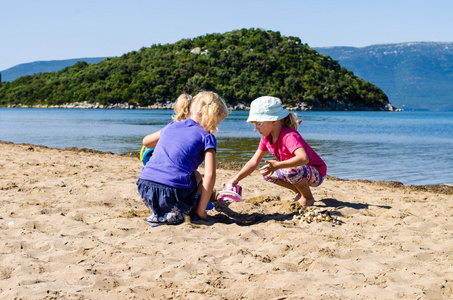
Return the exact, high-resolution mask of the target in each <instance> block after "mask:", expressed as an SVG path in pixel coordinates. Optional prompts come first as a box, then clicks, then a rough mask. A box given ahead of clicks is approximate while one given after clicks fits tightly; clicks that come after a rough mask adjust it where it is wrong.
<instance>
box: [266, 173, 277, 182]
mask: <svg viewBox="0 0 453 300" xmlns="http://www.w3.org/2000/svg"><path fill="white" fill-rule="evenodd" d="M262 177H263V179H264V180H265V181H267V182H270V183H277V178H274V177H272V176H264V175H262Z"/></svg>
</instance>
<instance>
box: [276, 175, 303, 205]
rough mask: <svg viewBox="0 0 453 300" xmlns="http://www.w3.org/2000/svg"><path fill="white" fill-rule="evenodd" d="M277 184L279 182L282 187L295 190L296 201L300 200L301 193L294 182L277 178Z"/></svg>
mask: <svg viewBox="0 0 453 300" xmlns="http://www.w3.org/2000/svg"><path fill="white" fill-rule="evenodd" d="M275 184H277V185H279V186H281V187H284V188H287V189H289V190H291V191H293V192H294V193H296V196H294V201H298V200H299V199H300V197H301V193H300V192H299V190H298V189H297V188H296V187H295V186H294V185H293V184H291V183H289V182H286V181H283V180H281V179H277V182H276V183H275Z"/></svg>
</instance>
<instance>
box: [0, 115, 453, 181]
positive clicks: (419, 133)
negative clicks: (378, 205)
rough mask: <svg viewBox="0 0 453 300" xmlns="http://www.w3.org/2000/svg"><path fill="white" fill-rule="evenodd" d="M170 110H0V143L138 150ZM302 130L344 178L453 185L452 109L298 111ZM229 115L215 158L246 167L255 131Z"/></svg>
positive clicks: (243, 118)
mask: <svg viewBox="0 0 453 300" xmlns="http://www.w3.org/2000/svg"><path fill="white" fill-rule="evenodd" d="M172 113H173V111H171V110H83V109H38V108H0V140H2V141H9V142H14V143H32V144H37V145H45V146H48V147H58V148H66V147H79V148H90V149H95V150H100V151H111V152H114V153H124V152H138V151H140V148H141V140H142V138H143V137H144V136H145V135H147V134H149V133H153V132H155V131H157V130H159V129H161V128H162V127H163V126H165V125H166V124H167V123H169V122H170V121H171V115H172ZM296 113H297V115H298V117H299V118H302V119H303V120H304V121H303V122H302V123H301V124H300V127H299V132H300V133H301V134H302V136H303V137H304V139H305V140H306V141H307V142H308V143H309V144H310V145H311V146H312V147H313V148H314V149H315V151H317V152H318V154H319V155H320V156H321V157H322V158H323V159H324V161H325V162H326V163H327V167H328V174H329V175H332V176H336V177H339V178H343V179H368V180H384V181H391V180H394V181H400V182H402V183H404V184H406V185H422V184H442V183H447V184H453V112H313V111H310V112H305V111H304V112H300V111H299V112H296ZM247 116H248V112H247V111H233V112H232V113H231V114H230V115H229V116H228V118H227V119H226V120H225V121H223V122H222V123H221V124H220V128H219V132H218V133H217V141H218V149H217V152H218V155H217V157H218V160H219V161H235V162H239V163H245V162H246V161H247V160H248V159H249V158H250V157H251V156H252V155H253V153H254V152H255V151H256V148H257V146H258V141H259V138H260V134H259V133H258V132H257V131H254V130H253V126H252V125H251V124H248V123H247V122H246V119H247Z"/></svg>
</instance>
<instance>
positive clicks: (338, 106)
mask: <svg viewBox="0 0 453 300" xmlns="http://www.w3.org/2000/svg"><path fill="white" fill-rule="evenodd" d="M174 106H175V102H172V101H166V102H161V103H156V104H153V105H148V106H138V105H135V104H130V103H127V102H126V103H115V104H109V105H102V104H100V103H98V102H94V103H88V102H87V101H84V102H73V103H64V104H61V105H41V104H38V105H22V104H17V105H16V104H15V105H8V106H7V107H21V108H29V107H32V108H78V109H173V108H174ZM228 108H229V109H230V110H250V106H249V104H246V103H235V104H228ZM286 108H287V109H288V110H291V111H296V110H299V111H309V110H325V111H327V110H335V111H351V110H355V111H357V110H358V111H401V109H398V108H396V107H394V106H393V105H392V104H390V103H387V104H385V105H384V106H383V107H367V106H365V105H353V104H351V103H349V104H348V105H346V104H345V103H343V102H342V103H333V102H332V103H329V106H328V107H315V106H309V105H307V104H306V103H303V102H301V103H298V104H297V105H293V106H287V107H286Z"/></svg>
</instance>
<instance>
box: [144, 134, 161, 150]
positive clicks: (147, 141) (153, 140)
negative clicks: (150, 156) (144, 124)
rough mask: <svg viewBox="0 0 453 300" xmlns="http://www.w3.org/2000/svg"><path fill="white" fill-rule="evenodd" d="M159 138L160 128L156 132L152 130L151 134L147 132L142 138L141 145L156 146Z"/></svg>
mask: <svg viewBox="0 0 453 300" xmlns="http://www.w3.org/2000/svg"><path fill="white" fill-rule="evenodd" d="M159 138H160V130H159V131H157V132H154V133H152V134H148V135H147V136H145V137H144V138H143V145H144V146H145V147H146V148H154V147H156V144H157V142H158V141H159Z"/></svg>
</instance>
